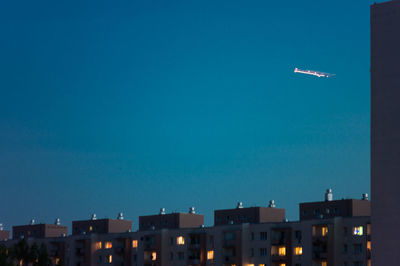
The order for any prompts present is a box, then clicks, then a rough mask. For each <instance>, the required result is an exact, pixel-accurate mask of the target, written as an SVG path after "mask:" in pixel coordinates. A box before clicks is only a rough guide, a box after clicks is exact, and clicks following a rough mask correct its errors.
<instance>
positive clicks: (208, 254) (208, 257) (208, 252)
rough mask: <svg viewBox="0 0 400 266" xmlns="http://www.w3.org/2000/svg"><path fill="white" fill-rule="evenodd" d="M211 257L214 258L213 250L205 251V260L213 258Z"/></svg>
mask: <svg viewBox="0 0 400 266" xmlns="http://www.w3.org/2000/svg"><path fill="white" fill-rule="evenodd" d="M213 259H214V250H209V251H207V260H213Z"/></svg>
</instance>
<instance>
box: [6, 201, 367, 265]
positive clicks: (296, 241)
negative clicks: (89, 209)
mask: <svg viewBox="0 0 400 266" xmlns="http://www.w3.org/2000/svg"><path fill="white" fill-rule="evenodd" d="M369 205H370V201H369V200H368V199H367V198H366V197H363V199H362V200H354V199H351V200H348V199H343V200H333V199H332V198H329V199H328V200H325V201H321V202H309V203H301V204H300V213H304V211H305V210H306V211H307V212H309V213H312V214H319V213H326V210H330V211H329V215H327V216H321V215H314V216H310V215H306V216H304V215H303V216H300V220H299V221H294V222H289V221H287V220H286V219H285V217H280V216H279V221H274V219H276V217H277V213H278V214H279V215H281V214H282V211H281V209H277V211H276V212H275V211H274V209H275V207H274V206H271V204H270V206H269V207H250V208H244V207H243V205H242V204H240V205H238V206H240V207H239V208H234V209H226V210H217V211H215V214H216V215H219V216H218V217H220V218H221V220H218V221H217V220H216V219H215V221H216V223H215V224H214V226H211V227H204V226H203V225H202V224H199V221H200V220H202V219H204V217H203V216H202V215H198V214H196V216H193V217H195V218H194V219H189V220H186V221H185V222H184V223H178V222H177V223H172V222H171V219H172V220H173V219H177V217H185V215H184V214H183V213H171V214H166V213H165V211H164V212H162V213H160V214H158V215H151V216H143V217H140V218H139V220H140V221H142V222H143V223H145V225H144V227H143V228H141V230H138V231H136V232H130V231H129V230H125V228H124V229H123V230H120V232H110V231H107V232H105V231H96V230H95V229H94V226H96V225H97V223H96V222H94V221H101V220H87V221H84V223H82V221H79V223H77V222H73V224H74V226H77V225H84V226H82V228H87V226H92V227H93V229H92V231H90V230H89V231H88V232H87V230H86V231H84V230H82V232H81V233H74V232H73V233H72V235H70V236H64V237H44V238H43V237H42V238H38V237H35V236H32V235H31V236H30V237H27V238H26V240H27V242H28V244H29V245H32V244H33V243H37V244H39V245H40V244H42V243H44V244H45V245H46V246H47V249H48V251H49V255H50V258H51V260H52V262H53V263H54V265H68V266H82V265H118V266H123V265H124V266H143V265H145V266H180V265H181V266H184V265H193V266H195V265H196V266H206V265H223V266H239V265H244V266H302V265H303V266H310V265H311V266H328V265H329V266H365V265H366V266H369V265H371V236H370V233H371V226H370V216H368V215H365V216H364V215H363V214H364V212H365V211H366V213H365V214H368V209H369ZM263 208H265V209H268V210H269V212H267V214H268V215H266V214H263V215H261V216H262V219H255V217H256V218H257V217H260V216H259V213H260V210H262V209H263ZM335 208H336V209H338V210H337V211H335ZM191 211H192V208H191ZM188 214H189V215H195V214H194V213H188ZM160 215H161V216H162V217H158V216H160ZM252 215H254V216H252ZM227 216H229V218H232V219H233V221H234V222H231V219H227V218H226V217H227ZM243 216H245V218H246V219H244V218H243ZM282 218H283V219H282ZM160 219H161V220H160ZM163 219H165V220H166V221H168V225H166V224H165V223H164V222H163V221H164V220H163ZM102 220H103V219H102ZM108 220H111V219H108ZM90 221H91V223H90ZM113 221H116V222H119V223H120V225H121V226H122V227H123V226H124V224H125V223H123V222H125V221H124V220H123V219H117V220H113ZM157 221H158V224H159V226H161V227H156V226H157ZM160 221H161V222H160ZM222 221H224V222H223V223H222ZM103 222H104V221H103ZM103 222H102V223H103ZM127 222H129V223H130V224H131V222H130V221H127ZM87 223H89V224H87ZM129 223H128V224H129ZM148 225H151V226H150V227H149V228H147V226H148ZM122 227H121V228H122ZM99 228H100V227H99ZM99 228H98V229H97V230H99ZM18 241H20V239H19V238H16V239H13V240H8V241H3V242H0V244H4V245H6V246H7V247H12V246H13V245H14V244H16V243H18Z"/></svg>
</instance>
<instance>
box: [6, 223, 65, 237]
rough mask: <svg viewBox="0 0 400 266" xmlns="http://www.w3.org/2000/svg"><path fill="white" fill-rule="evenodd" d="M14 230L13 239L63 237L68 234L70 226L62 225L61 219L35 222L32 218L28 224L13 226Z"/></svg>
mask: <svg viewBox="0 0 400 266" xmlns="http://www.w3.org/2000/svg"><path fill="white" fill-rule="evenodd" d="M12 232H13V239H20V238H47V237H61V236H66V235H67V234H68V227H67V226H63V225H61V224H60V220H59V219H57V220H56V222H55V223H54V224H35V220H31V222H30V224H28V225H19V226H13V227H12Z"/></svg>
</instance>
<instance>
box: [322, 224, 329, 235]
mask: <svg viewBox="0 0 400 266" xmlns="http://www.w3.org/2000/svg"><path fill="white" fill-rule="evenodd" d="M327 234H328V226H323V227H322V236H326V235H327Z"/></svg>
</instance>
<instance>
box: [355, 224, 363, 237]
mask: <svg viewBox="0 0 400 266" xmlns="http://www.w3.org/2000/svg"><path fill="white" fill-rule="evenodd" d="M353 235H354V236H362V235H363V227H362V226H355V227H353Z"/></svg>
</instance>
